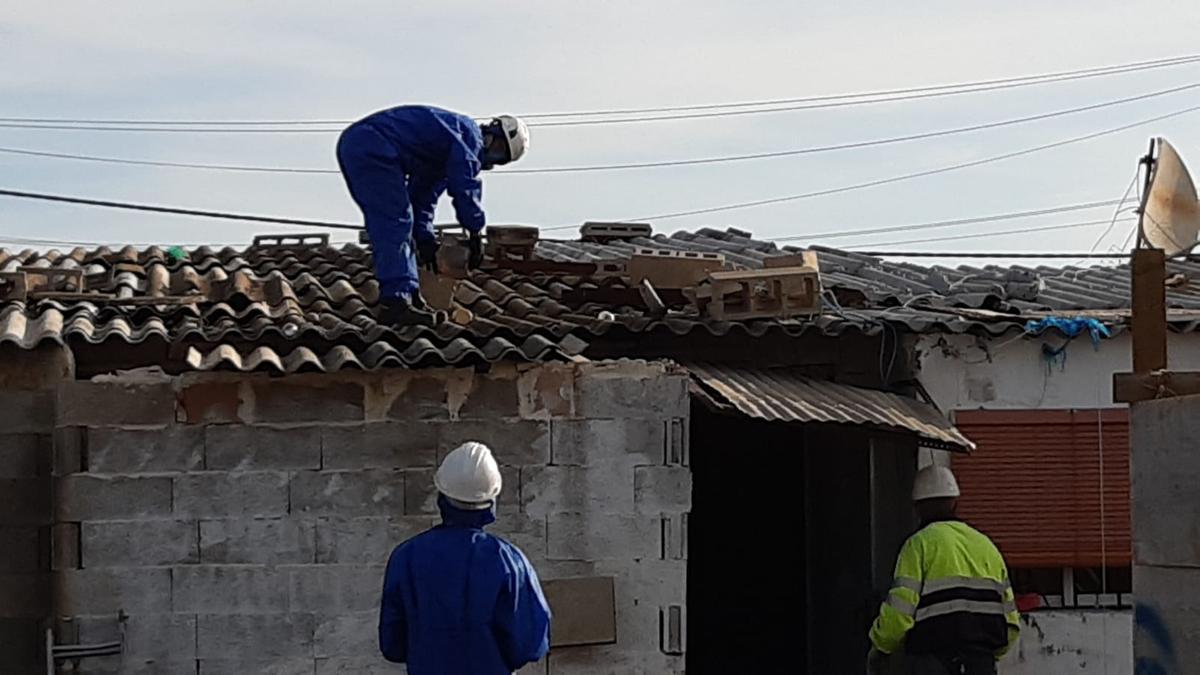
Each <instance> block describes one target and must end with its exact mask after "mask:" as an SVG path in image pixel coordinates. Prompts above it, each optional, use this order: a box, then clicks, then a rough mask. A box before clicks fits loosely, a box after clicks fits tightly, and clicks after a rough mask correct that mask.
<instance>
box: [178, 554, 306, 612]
mask: <svg viewBox="0 0 1200 675" xmlns="http://www.w3.org/2000/svg"><path fill="white" fill-rule="evenodd" d="M172 574H173V578H174V584H173V586H172V594H173V598H172V599H173V603H174V609H175V611H176V612H196V613H199V614H270V613H282V612H286V611H287V609H288V588H287V585H288V579H287V577H288V575H287V573H286V572H284V571H282V570H280V569H278V568H274V567H258V566H225V565H194V566H188V567H176V568H174V569H173V570H172Z"/></svg>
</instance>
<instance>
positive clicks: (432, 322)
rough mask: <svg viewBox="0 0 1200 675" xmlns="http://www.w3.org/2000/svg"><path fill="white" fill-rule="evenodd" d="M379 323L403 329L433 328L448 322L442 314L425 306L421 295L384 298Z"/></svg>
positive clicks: (380, 304) (381, 303)
mask: <svg viewBox="0 0 1200 675" xmlns="http://www.w3.org/2000/svg"><path fill="white" fill-rule="evenodd" d="M379 307H380V311H379V323H381V324H384V325H388V326H393V327H396V328H401V327H404V326H426V327H429V328H433V327H434V326H436V325H438V324H439V323H441V322H443V321H445V320H446V318H445V315H444V314H442V313H441V312H434V311H431V310H430V309H429V306H428V305H426V304H425V300H424V299H423V298H422V297H421V296H420V294H418V295H416V296H414V297H413V299H411V300H410V299H409V298H406V297H399V298H384V299H383V300H381V301H380V302H379Z"/></svg>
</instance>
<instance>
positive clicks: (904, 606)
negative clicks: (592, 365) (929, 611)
mask: <svg viewBox="0 0 1200 675" xmlns="http://www.w3.org/2000/svg"><path fill="white" fill-rule="evenodd" d="M887 604H888V605H890V606H891V607H892V609H895V610H896V611H897V612H900V613H901V614H903V615H904V616H912V615H913V612H915V611H917V607H916V605H914V604H912V603H911V602H909V601H907V600H905V599H904V598H902V597H900V596H898V595H896V593H895V591H893V592H891V593H888V597H887Z"/></svg>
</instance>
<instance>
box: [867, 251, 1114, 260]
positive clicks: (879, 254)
mask: <svg viewBox="0 0 1200 675" xmlns="http://www.w3.org/2000/svg"><path fill="white" fill-rule="evenodd" d="M854 253H857V254H858V255H865V256H871V257H874V258H1083V259H1085V260H1086V259H1089V258H1101V259H1105V260H1111V259H1112V258H1128V257H1129V254H1128V253H1043V252H1040V251H1025V252H1021V251H1010V252H1004V253H1000V252H997V253H987V252H983V251H854Z"/></svg>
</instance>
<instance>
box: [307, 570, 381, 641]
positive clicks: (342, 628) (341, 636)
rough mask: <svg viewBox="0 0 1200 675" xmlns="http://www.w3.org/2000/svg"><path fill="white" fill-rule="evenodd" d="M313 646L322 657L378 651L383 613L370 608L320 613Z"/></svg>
mask: <svg viewBox="0 0 1200 675" xmlns="http://www.w3.org/2000/svg"><path fill="white" fill-rule="evenodd" d="M380 584H381V585H382V582H380ZM313 646H314V649H313V653H314V654H315V655H316V657H317V658H318V659H320V658H328V657H332V656H358V657H363V656H367V655H372V656H374V655H375V654H378V653H379V612H377V611H374V610H370V611H366V612H351V613H348V614H338V615H334V616H329V615H319V616H317V618H316V632H315V635H314V638H313ZM380 660H381V659H380Z"/></svg>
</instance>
